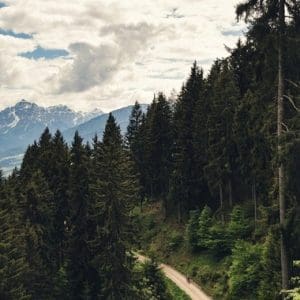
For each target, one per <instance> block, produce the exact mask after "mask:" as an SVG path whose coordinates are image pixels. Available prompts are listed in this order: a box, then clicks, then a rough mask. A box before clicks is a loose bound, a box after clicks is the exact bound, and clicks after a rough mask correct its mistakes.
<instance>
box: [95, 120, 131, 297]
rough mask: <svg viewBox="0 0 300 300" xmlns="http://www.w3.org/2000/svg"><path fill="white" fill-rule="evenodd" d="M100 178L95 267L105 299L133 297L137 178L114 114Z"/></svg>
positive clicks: (101, 150)
mask: <svg viewBox="0 0 300 300" xmlns="http://www.w3.org/2000/svg"><path fill="white" fill-rule="evenodd" d="M95 158H96V160H95V165H96V170H97V174H96V175H97V178H96V181H95V182H94V184H92V186H91V189H92V195H93V197H94V203H95V206H94V215H93V218H94V220H95V223H96V226H97V227H96V234H95V237H94V239H93V240H92V241H91V245H92V249H93V255H94V258H93V261H92V262H93V266H94V267H95V269H96V270H97V271H98V274H99V277H100V279H101V287H102V289H101V291H100V293H99V295H98V297H99V298H101V299H112V300H117V299H130V298H131V296H130V295H131V286H130V285H131V265H130V258H129V257H128V253H127V251H128V250H129V249H128V246H127V243H128V239H129V233H130V219H129V208H130V205H132V203H133V201H135V197H136V192H135V184H134V180H133V179H134V178H133V177H132V174H130V165H129V161H128V157H127V155H126V152H125V151H124V149H123V143H122V137H121V134H120V128H119V126H117V125H116V122H115V119H114V117H113V116H112V115H111V114H110V115H109V117H108V120H107V124H106V127H105V131H104V135H103V143H102V145H101V147H98V148H97V153H96V157H95Z"/></svg>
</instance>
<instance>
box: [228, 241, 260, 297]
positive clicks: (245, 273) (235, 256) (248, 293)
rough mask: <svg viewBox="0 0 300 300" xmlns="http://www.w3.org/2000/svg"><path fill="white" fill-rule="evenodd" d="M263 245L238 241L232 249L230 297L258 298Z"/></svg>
mask: <svg viewBox="0 0 300 300" xmlns="http://www.w3.org/2000/svg"><path fill="white" fill-rule="evenodd" d="M261 254H262V247H261V245H259V244H257V245H253V244H251V243H249V242H245V241H238V242H236V244H235V247H234V248H233V251H232V265H231V267H230V270H229V295H230V299H257V298H258V294H257V287H258V285H259V282H260V274H261V265H260V259H261Z"/></svg>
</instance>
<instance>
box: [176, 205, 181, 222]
mask: <svg viewBox="0 0 300 300" xmlns="http://www.w3.org/2000/svg"><path fill="white" fill-rule="evenodd" d="M177 221H178V223H181V221H182V215H181V201H178V203H177Z"/></svg>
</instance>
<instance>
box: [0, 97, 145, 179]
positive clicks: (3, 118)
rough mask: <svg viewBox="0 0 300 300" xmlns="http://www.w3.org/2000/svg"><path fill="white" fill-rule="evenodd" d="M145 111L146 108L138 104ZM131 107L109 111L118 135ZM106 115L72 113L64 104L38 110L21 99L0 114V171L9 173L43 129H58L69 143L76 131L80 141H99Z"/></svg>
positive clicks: (123, 127)
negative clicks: (118, 127) (113, 117)
mask: <svg viewBox="0 0 300 300" xmlns="http://www.w3.org/2000/svg"><path fill="white" fill-rule="evenodd" d="M141 107H142V109H143V110H144V111H146V108H147V105H146V104H143V105H141ZM131 110H132V105H131V106H127V107H123V108H120V109H117V110H114V111H112V114H113V115H114V116H115V118H116V120H117V122H118V124H119V125H120V128H121V131H122V133H124V132H125V131H126V128H127V125H128V121H129V116H130V113H131ZM107 118H108V113H103V112H102V111H101V110H99V109H95V110H94V111H92V112H89V113H84V112H75V111H74V110H72V109H70V108H69V107H68V106H66V105H57V106H50V107H41V106H38V105H37V104H35V103H32V102H29V101H27V100H24V99H23V100H21V101H20V102H18V103H17V104H16V105H14V106H12V107H7V108H5V109H4V110H2V111H0V169H2V170H3V173H4V174H8V173H10V172H11V171H12V170H13V169H14V168H15V167H18V166H19V165H20V163H21V161H22V158H23V153H24V152H25V150H26V148H27V147H28V145H30V144H32V143H33V142H34V140H37V139H38V138H39V137H40V135H41V133H42V132H43V131H44V129H45V128H46V127H48V128H49V129H50V131H51V132H52V133H54V132H55V131H56V130H57V129H59V130H60V131H61V132H62V133H63V136H64V138H65V140H66V141H67V142H68V143H70V142H71V141H72V139H73V136H74V134H75V131H76V130H78V131H79V133H80V135H81V136H82V137H83V138H84V141H85V142H87V141H92V138H93V137H94V136H95V134H96V133H97V135H98V136H99V138H100V139H101V138H102V133H103V131H104V128H105V123H106V120H107Z"/></svg>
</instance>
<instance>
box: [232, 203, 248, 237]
mask: <svg viewBox="0 0 300 300" xmlns="http://www.w3.org/2000/svg"><path fill="white" fill-rule="evenodd" d="M251 229H252V228H251V224H250V222H249V219H248V218H247V217H246V214H245V211H244V209H243V208H242V207H241V206H239V205H236V206H235V207H234V208H233V210H232V212H231V215H230V222H229V224H228V234H229V236H230V238H231V239H232V240H233V241H235V240H238V239H246V238H249V236H250V233H251Z"/></svg>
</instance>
